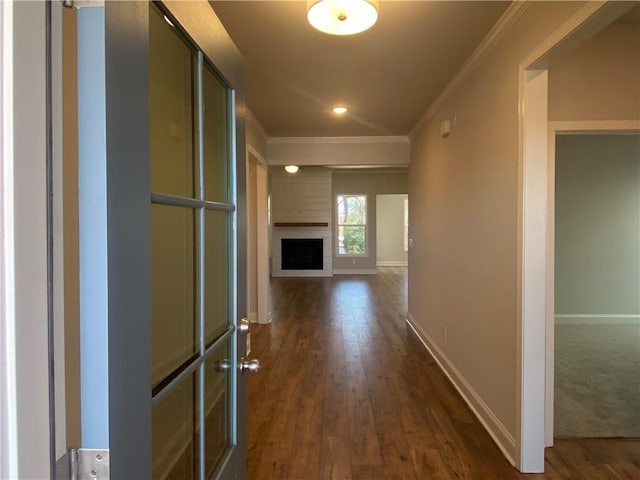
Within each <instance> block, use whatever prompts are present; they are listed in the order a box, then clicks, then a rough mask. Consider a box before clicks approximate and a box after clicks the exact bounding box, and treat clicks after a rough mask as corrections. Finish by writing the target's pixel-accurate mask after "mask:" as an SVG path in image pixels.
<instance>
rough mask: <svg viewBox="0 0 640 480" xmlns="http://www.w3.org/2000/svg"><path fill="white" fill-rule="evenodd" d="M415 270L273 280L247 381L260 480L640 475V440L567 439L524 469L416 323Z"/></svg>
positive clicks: (252, 458) (533, 479)
mask: <svg viewBox="0 0 640 480" xmlns="http://www.w3.org/2000/svg"><path fill="white" fill-rule="evenodd" d="M406 281H407V279H406V268H396V267H386V268H383V269H379V272H378V275H375V276H360V277H359V276H340V277H334V278H274V279H272V283H271V287H272V296H271V305H272V318H273V321H272V323H271V324H269V325H254V326H253V330H252V337H251V341H252V356H255V357H257V358H260V360H261V363H262V370H261V372H260V373H259V374H258V375H255V376H251V377H249V379H248V394H249V414H248V444H249V449H248V455H249V461H248V474H249V479H250V480H263V479H265V480H266V479H288V480H316V479H344V480H347V479H348V480H360V479H361V480H382V479H402V480H412V479H416V480H440V479H441V480H451V479H470V480H475V479H478V480H502V479H504V480H510V479H527V480H544V479H567V480H574V479H575V480H591V479H593V480H600V479H616V480H618V479H625V480H626V479H640V441H638V440H558V441H556V444H555V446H554V447H553V448H551V449H547V452H546V457H545V459H546V462H545V474H533V475H531V474H530V475H522V474H520V473H519V472H517V470H515V469H514V468H513V467H512V466H511V465H509V463H508V462H507V460H506V459H505V457H504V456H503V455H502V453H501V452H500V450H499V449H498V447H497V446H496V445H495V443H494V442H493V441H492V439H491V437H490V436H489V435H488V433H487V432H486V431H485V430H484V428H483V427H482V425H481V424H480V423H479V422H478V421H477V419H476V418H475V416H474V415H473V413H472V412H471V410H470V409H469V408H468V407H467V405H466V404H465V403H464V401H463V400H462V399H461V398H460V396H459V394H458V393H457V391H456V390H455V388H454V387H453V386H452V385H451V384H450V383H449V381H448V379H447V378H446V377H445V375H444V374H443V373H442V371H441V370H440V368H439V367H438V365H437V364H436V362H435V360H434V359H433V358H432V357H431V356H430V355H429V354H428V352H427V351H426V350H425V348H424V346H423V345H422V343H421V342H420V341H419V340H418V339H417V338H416V337H415V335H414V334H413V332H412V331H411V330H410V329H409V328H408V327H407V324H406V321H405V318H406V314H407V313H406V309H407V307H406Z"/></svg>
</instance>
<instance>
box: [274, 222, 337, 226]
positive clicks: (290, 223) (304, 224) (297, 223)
mask: <svg viewBox="0 0 640 480" xmlns="http://www.w3.org/2000/svg"><path fill="white" fill-rule="evenodd" d="M273 226H274V227H328V226H329V222H274V223H273Z"/></svg>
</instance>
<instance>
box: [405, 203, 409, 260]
mask: <svg viewBox="0 0 640 480" xmlns="http://www.w3.org/2000/svg"><path fill="white" fill-rule="evenodd" d="M404 251H405V252H408V251H409V199H408V198H405V199H404Z"/></svg>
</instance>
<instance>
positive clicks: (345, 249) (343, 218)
mask: <svg viewBox="0 0 640 480" xmlns="http://www.w3.org/2000/svg"><path fill="white" fill-rule="evenodd" d="M337 214H338V230H337V234H338V238H337V244H338V249H337V250H338V255H344V256H349V257H353V256H363V255H366V254H367V197H366V195H338V197H337Z"/></svg>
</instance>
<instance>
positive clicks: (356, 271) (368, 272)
mask: <svg viewBox="0 0 640 480" xmlns="http://www.w3.org/2000/svg"><path fill="white" fill-rule="evenodd" d="M377 273H378V271H377V270H376V269H375V268H363V269H357V268H353V269H344V270H343V269H340V270H334V271H333V274H334V275H377Z"/></svg>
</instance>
